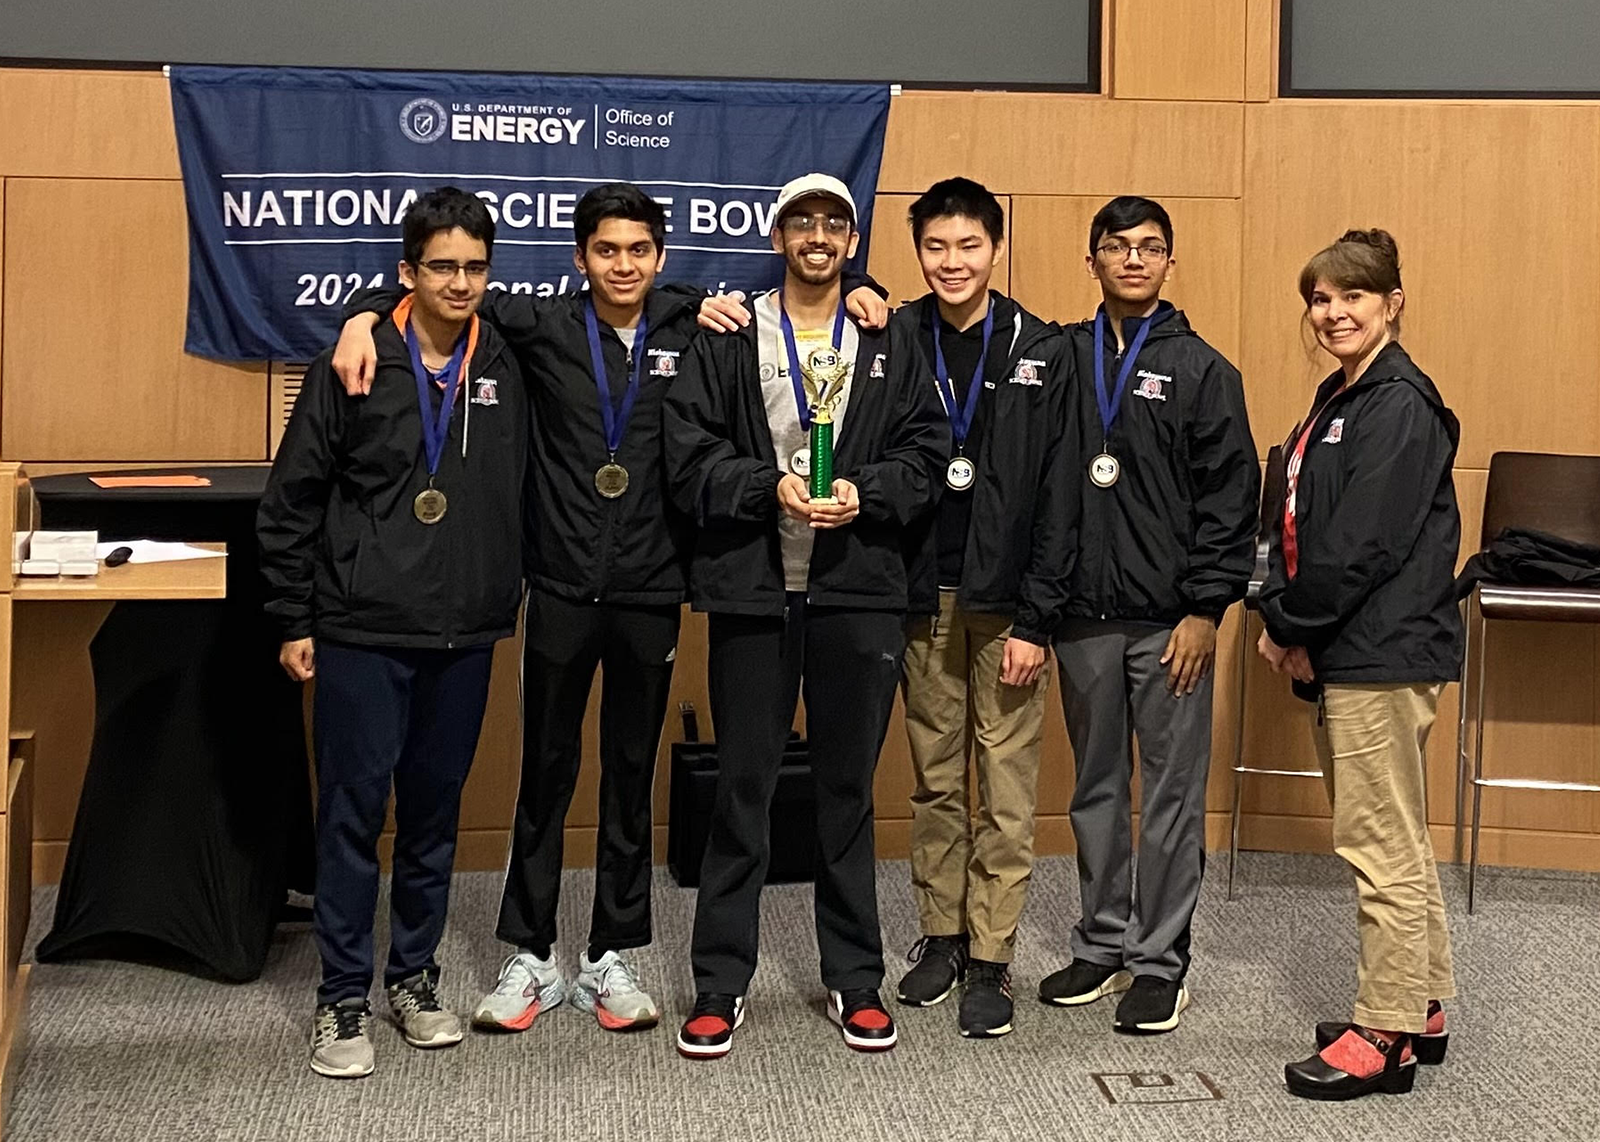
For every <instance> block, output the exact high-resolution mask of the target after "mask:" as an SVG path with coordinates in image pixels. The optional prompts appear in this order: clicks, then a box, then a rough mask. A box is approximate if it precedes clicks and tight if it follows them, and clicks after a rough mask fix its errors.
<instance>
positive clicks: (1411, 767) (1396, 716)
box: [1311, 684, 1456, 1033]
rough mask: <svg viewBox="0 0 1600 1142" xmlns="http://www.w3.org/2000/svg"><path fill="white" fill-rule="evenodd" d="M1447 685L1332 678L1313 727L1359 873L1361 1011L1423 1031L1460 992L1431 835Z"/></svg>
mask: <svg viewBox="0 0 1600 1142" xmlns="http://www.w3.org/2000/svg"><path fill="white" fill-rule="evenodd" d="M1443 688H1444V687H1443V686H1442V685H1438V684H1434V685H1389V686H1378V685H1371V686H1361V685H1348V686H1346V685H1331V686H1327V687H1325V688H1324V692H1323V700H1322V704H1321V707H1320V708H1319V710H1318V711H1317V712H1316V713H1314V714H1313V715H1312V729H1311V737H1312V740H1313V741H1314V742H1315V744H1316V748H1317V758H1318V760H1319V761H1320V762H1321V763H1322V773H1323V777H1324V779H1325V781H1326V783H1327V786H1328V799H1329V800H1330V801H1331V802H1332V803H1333V848H1334V851H1335V852H1336V853H1338V854H1339V855H1340V856H1341V857H1343V858H1344V859H1345V860H1346V861H1347V862H1348V863H1349V864H1350V867H1351V868H1353V869H1354V870H1355V874H1356V895H1357V898H1358V913H1357V917H1358V918H1357V924H1358V926H1359V929H1360V934H1361V964H1360V967H1359V969H1358V972H1357V976H1356V1004H1355V1021H1356V1022H1357V1023H1360V1024H1362V1025H1363V1026H1367V1027H1377V1028H1380V1029H1382V1030H1385V1031H1409V1032H1413V1033H1416V1032H1421V1031H1423V1030H1425V1028H1426V1025H1427V1010H1428V1000H1429V999H1449V998H1450V997H1452V996H1454V995H1455V993H1456V987H1455V977H1454V975H1453V974H1452V972H1451V968H1450V931H1449V929H1448V928H1447V927H1446V925H1445V915H1444V899H1443V897H1442V896H1441V894H1440V892H1439V873H1438V869H1437V868H1436V867H1435V865H1434V861H1433V842H1432V840H1431V838H1430V837H1429V835H1428V806H1427V798H1426V795H1425V792H1424V779H1423V770H1424V766H1425V764H1426V763H1425V761H1424V759H1423V749H1424V747H1425V746H1426V745H1427V742H1428V731H1429V730H1430V729H1432V727H1433V719H1434V715H1435V714H1436V713H1437V711H1438V706H1439V692H1440V691H1441V690H1442V689H1443Z"/></svg>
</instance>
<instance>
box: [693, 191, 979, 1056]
mask: <svg viewBox="0 0 1600 1142" xmlns="http://www.w3.org/2000/svg"><path fill="white" fill-rule="evenodd" d="M859 240H860V234H859V232H858V231H857V229H856V208H855V202H854V200H853V199H852V198H851V195H850V191H849V189H848V188H847V187H846V186H845V184H844V183H843V182H841V181H839V180H838V179H836V178H833V177H832V176H829V175H825V174H810V175H805V176H803V177H801V178H798V179H795V180H794V181H792V182H790V183H789V184H788V185H786V186H784V187H783V189H782V190H781V191H780V192H779V194H778V201H777V211H776V214H775V216H774V222H773V229H772V245H773V249H774V250H775V251H776V252H778V253H780V254H781V255H782V256H783V258H784V262H785V273H784V284H783V288H782V290H781V291H779V292H777V293H773V294H769V295H766V296H764V297H762V298H759V299H757V300H756V302H755V304H754V306H753V310H754V321H752V322H751V324H750V325H749V326H747V327H745V328H743V329H741V330H740V331H739V332H737V333H731V334H727V335H722V336H712V335H707V336H703V337H702V338H701V339H700V340H699V341H697V342H696V343H695V344H694V346H693V347H692V348H691V350H690V352H688V353H686V354H685V357H684V361H683V365H682V368H681V375H680V376H679V378H678V381H677V383H676V384H675V385H673V387H672V388H671V389H670V390H669V392H668V393H667V398H666V408H665V435H666V459H667V480H668V484H669V488H670V492H671V495H672V497H673V499H674V501H675V502H676V503H677V504H678V506H679V507H680V508H681V509H682V510H684V511H685V512H688V513H689V514H690V515H691V516H692V517H693V518H694V520H695V522H696V523H697V524H698V526H699V533H698V536H697V540H696V547H695V552H694V557H693V561H692V564H691V568H690V598H691V601H692V603H693V605H694V607H695V608H696V609H697V610H703V611H707V612H709V613H710V624H709V642H710V656H709V664H708V674H709V681H710V688H711V712H712V718H713V721H714V723H715V728H716V734H717V753H718V762H719V769H718V776H717V792H716V803H715V808H714V810H713V816H712V822H711V833H710V837H709V840H708V842H707V845H706V854H705V863H704V864H703V866H702V870H701V887H700V894H699V902H698V906H697V910H696V915H695V927H694V939H693V948H692V959H693V965H694V976H695V987H696V991H697V993H698V994H697V998H696V1001H695V1005H694V1009H693V1011H692V1012H691V1013H690V1015H689V1017H688V1019H687V1020H686V1022H685V1023H684V1026H683V1029H682V1031H681V1032H680V1033H679V1036H678V1049H679V1051H680V1052H682V1053H683V1054H684V1055H686V1056H688V1057H691V1058H716V1057H719V1056H722V1055H725V1054H727V1053H728V1051H729V1050H730V1048H731V1046H732V1041H733V1033H734V1031H735V1029H736V1028H737V1027H738V1026H739V1025H740V1024H741V1023H742V1022H743V1021H744V1018H745V993H746V991H747V990H748V988H749V985H750V980H751V977H752V976H753V975H754V974H755V968H756V948H757V942H758V938H757V923H758V920H759V906H760V898H761V887H762V884H763V883H764V881H765V879H766V872H767V858H768V830H767V819H768V818H767V814H768V807H769V806H770V804H771V801H772V796H773V792H774V789H775V787H776V783H777V778H778V767H779V763H780V761H781V758H782V754H783V746H784V742H785V740H786V739H787V737H788V734H789V729H790V726H791V725H792V723H793V720H794V713H795V702H796V699H797V697H798V696H799V694H800V692H801V686H802V683H803V685H804V693H805V699H806V711H807V734H808V738H809V741H810V746H811V749H810V760H811V766H812V774H813V779H814V782H815V788H816V801H817V872H816V923H817V944H818V948H819V951H820V953H821V959H822V965H821V966H822V980H823V983H824V985H825V986H826V987H827V988H828V991H829V1003H828V1014H829V1017H830V1018H831V1019H832V1020H833V1021H834V1022H835V1023H837V1024H838V1025H839V1027H840V1029H841V1032H842V1034H843V1036H844V1039H845V1042H846V1043H847V1044H848V1045H849V1046H851V1047H853V1048H855V1049H857V1050H884V1049H887V1048H889V1047H892V1046H894V1044H895V1039H896V1034H895V1026H894V1021H893V1020H892V1019H891V1018H890V1017H889V1013H888V1012H887V1011H886V1010H885V1009H884V1006H883V1003H882V1000H881V999H880V997H879V994H878V991H879V987H880V986H881V984H882V982H883V949H882V944H881V940H880V937H879V932H878V908H877V897H876V889H875V882H874V844H873V821H872V779H873V771H874V769H875V768H876V765H877V758H878V752H879V749H880V748H881V746H882V744H883V738H884V733H885V731H886V729H887V727H888V721H889V713H890V710H891V709H892V707H893V704H894V691H895V686H896V685H897V683H898V682H899V679H900V669H901V655H902V652H903V650H904V642H905V639H904V633H903V621H904V615H905V611H906V606H907V575H906V566H905V556H904V552H905V550H906V544H907V542H908V531H909V530H910V529H912V528H914V527H917V526H918V525H921V524H922V523H923V522H924V521H925V519H926V518H927V517H928V515H929V514H930V513H931V511H932V509H933V505H934V501H935V498H936V496H937V489H938V488H939V486H940V484H941V480H942V476H943V473H944V469H945V465H946V463H947V461H948V457H949V451H950V429H949V423H948V421H947V419H946V417H945V415H944V411H943V409H942V408H941V406H940V404H939V398H938V393H937V390H936V389H935V387H934V384H933V379H932V377H931V376H930V375H929V374H928V372H927V366H926V365H925V364H924V363H923V361H922V357H921V354H919V353H918V352H917V350H916V348H915V346H914V344H913V341H912V336H911V334H910V333H909V332H908V331H906V330H905V329H904V328H903V327H900V326H895V327H894V328H892V329H890V330H888V331H883V330H872V329H867V328H864V327H861V326H859V325H857V324H856V323H855V322H854V321H853V320H850V319H849V317H848V315H847V314H846V312H845V308H844V305H843V299H842V298H841V296H840V286H839V276H840V273H841V271H842V270H843V268H844V263H845V261H846V259H848V258H850V257H851V256H852V255H853V254H854V253H855V250H856V246H857V244H858V242H859ZM818 493H821V494H818Z"/></svg>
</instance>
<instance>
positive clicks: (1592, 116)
mask: <svg viewBox="0 0 1600 1142" xmlns="http://www.w3.org/2000/svg"><path fill="white" fill-rule="evenodd" d="M1245 116H1246V118H1245V126H1246V130H1245V155H1246V161H1245V187H1244V191H1245V217H1244V231H1245V237H1244V248H1245V249H1246V250H1247V251H1248V252H1249V266H1250V272H1249V273H1248V274H1246V275H1244V277H1243V284H1242V288H1241V306H1242V310H1243V312H1245V313H1248V314H1250V316H1251V321H1250V323H1249V324H1248V325H1247V326H1246V327H1245V330H1244V368H1245V375H1246V376H1248V377H1250V378H1251V385H1250V388H1251V398H1252V403H1251V414H1252V418H1253V420H1254V422H1255V423H1257V424H1260V425H1263V426H1265V427H1269V428H1272V429H1273V430H1274V434H1277V433H1280V432H1282V431H1286V430H1287V428H1288V426H1289V425H1291V424H1293V423H1294V421H1295V420H1296V419H1297V418H1298V417H1300V416H1301V415H1302V414H1303V413H1304V412H1305V411H1306V405H1307V403H1308V401H1309V399H1310V393H1311V389H1310V387H1309V386H1310V384H1311V382H1312V380H1313V379H1314V378H1316V377H1319V376H1322V375H1325V374H1326V373H1327V372H1329V371H1331V369H1330V368H1329V365H1330V362H1328V360H1327V359H1326V358H1322V359H1320V360H1315V359H1310V358H1308V355H1307V353H1306V352H1305V351H1304V349H1303V347H1302V344H1301V341H1300V338H1299V335H1298V322H1299V320H1300V315H1301V313H1302V312H1303V309H1304V306H1303V305H1302V304H1301V302H1300V299H1299V296H1298V295H1297V293H1296V292H1295V283H1296V279H1297V278H1298V275H1299V271H1300V267H1301V266H1302V265H1303V264H1304V263H1305V261H1306V259H1307V258H1308V257H1309V256H1310V255H1311V254H1313V253H1315V252H1316V251H1317V250H1318V249H1320V248H1321V247H1322V246H1324V245H1326V244H1327V243H1329V242H1331V241H1333V240H1334V239H1335V238H1337V237H1338V236H1339V234H1340V233H1341V232H1343V231H1344V230H1345V229H1346V228H1348V227H1350V226H1382V227H1384V228H1386V229H1388V230H1390V231H1391V232H1393V233H1394V235H1395V237H1396V239H1397V241H1398V242H1399V245H1400V257H1401V264H1402V271H1403V275H1404V280H1405V283H1406V289H1407V299H1408V300H1407V310H1406V314H1405V318H1404V325H1405V334H1404V336H1405V342H1406V345H1407V347H1408V348H1409V349H1410V350H1411V351H1412V352H1413V355H1414V356H1415V357H1416V359H1417V361H1418V363H1419V364H1420V365H1421V366H1422V368H1423V369H1424V370H1426V371H1427V372H1428V373H1429V374H1430V375H1431V376H1433V377H1434V379H1435V380H1436V381H1437V382H1438V384H1439V386H1440V389H1441V390H1442V391H1443V392H1444V394H1445V397H1446V399H1447V400H1448V401H1449V402H1450V404H1451V405H1452V406H1453V407H1454V409H1455V411H1456V413H1457V415H1458V416H1459V417H1460V418H1461V423H1462V444H1461V452H1460V455H1459V457H1458V460H1457V463H1458V464H1460V465H1461V466H1462V467H1468V468H1483V467H1487V466H1488V462H1489V456H1490V454H1491V453H1493V452H1494V451H1496V450H1497V449H1507V448H1526V449H1534V450H1543V451H1557V452H1600V385H1597V384H1595V383H1594V380H1593V377H1592V376H1590V375H1589V373H1588V372H1585V371H1584V370H1583V368H1582V366H1579V369H1578V372H1577V373H1574V362H1573V356H1572V354H1573V346H1575V345H1587V344H1591V343H1593V341H1594V338H1595V335H1596V324H1597V322H1596V317H1597V315H1600V280H1597V279H1596V278H1595V277H1594V276H1593V275H1590V274H1586V273H1563V274H1562V275H1561V284H1560V289H1559V296H1558V297H1556V298H1553V297H1552V294H1551V291H1550V290H1549V289H1548V288H1546V286H1545V285H1544V284H1535V280H1534V279H1523V278H1521V277H1520V275H1521V274H1522V273H1523V272H1525V268H1526V269H1527V270H1531V268H1532V263H1529V262H1528V261H1527V260H1526V255H1525V254H1518V253H1516V252H1515V251H1516V250H1518V249H1519V248H1520V247H1519V242H1518V240H1517V237H1516V236H1518V235H1534V234H1538V235H1549V236H1552V237H1555V238H1556V239H1557V240H1558V242H1559V244H1560V249H1561V253H1560V264H1561V265H1564V266H1567V267H1575V266H1583V265H1587V264H1589V263H1590V261H1591V259H1595V258H1600V227H1596V226H1595V225H1594V223H1593V213H1594V210H1593V207H1594V194H1595V190H1594V188H1595V186H1596V185H1597V184H1600V105H1595V104H1591V105H1585V106H1564V105H1556V104H1542V105H1541V104H1506V103H1480V104H1443V103H1410V102H1393V103H1391V102H1380V101H1376V100H1363V101H1351V102H1342V103H1341V102H1331V101H1330V102H1324V101H1308V100H1288V101H1283V102H1276V103H1269V104H1250V105H1247V106H1246V109H1245ZM1330 140H1338V141H1339V142H1338V143H1337V144H1331V143H1330ZM1579 220H1582V221H1581V222H1580V221H1579ZM1539 264H1540V265H1544V264H1545V263H1539ZM1519 282H1520V283H1521V284H1518V283H1519ZM1490 338H1493V340H1494V343H1495V346H1496V348H1498V347H1499V346H1500V345H1502V344H1506V343H1510V344H1514V345H1515V351H1514V352H1512V353H1505V352H1496V351H1495V350H1494V349H1492V348H1491V346H1490V343H1489V342H1490ZM1580 376H1581V378H1582V379H1581V380H1580V379H1579V378H1580Z"/></svg>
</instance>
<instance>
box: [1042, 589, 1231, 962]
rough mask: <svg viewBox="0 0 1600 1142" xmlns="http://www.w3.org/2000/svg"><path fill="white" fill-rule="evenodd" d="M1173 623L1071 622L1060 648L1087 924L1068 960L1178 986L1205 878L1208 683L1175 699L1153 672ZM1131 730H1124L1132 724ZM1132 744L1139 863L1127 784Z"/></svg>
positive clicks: (1160, 674)
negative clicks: (1136, 746) (1137, 788)
mask: <svg viewBox="0 0 1600 1142" xmlns="http://www.w3.org/2000/svg"><path fill="white" fill-rule="evenodd" d="M1171 633H1172V631H1171V628H1169V627H1157V626H1153V625H1151V624H1149V623H1125V622H1096V621H1093V620H1089V619H1073V620H1070V621H1068V622H1067V623H1066V624H1065V625H1064V626H1063V627H1062V628H1061V633H1060V636H1059V638H1058V639H1057V641H1056V657H1057V659H1058V660H1059V661H1060V663H1061V703H1062V707H1063V710H1064V712H1065V714H1066V719H1067V734H1068V736H1069V737H1071V739H1072V752H1073V753H1074V754H1075V755H1076V757H1077V763H1078V772H1077V784H1076V786H1075V788H1074V789H1073V792H1072V831H1073V834H1074V835H1075V836H1076V838H1077V841H1078V882H1079V887H1080V890H1081V893H1082V899H1083V916H1082V918H1081V919H1080V920H1079V921H1078V925H1077V927H1076V928H1074V929H1073V931H1072V954H1073V956H1074V957H1075V958H1077V959H1083V960H1088V961H1090V962H1092V963H1097V964H1105V965H1111V964H1121V965H1123V966H1124V967H1126V968H1127V969H1128V970H1129V971H1131V972H1132V973H1133V974H1134V975H1136V976H1138V975H1149V976H1156V977H1157V978H1160V979H1167V980H1179V979H1182V978H1183V977H1184V974H1185V973H1186V972H1187V971H1188V970H1189V922H1190V919H1191V918H1192V917H1193V915H1194V907H1195V902H1196V901H1197V900H1198V899H1199V896H1200V877H1201V875H1202V874H1203V873H1204V871H1205V863H1206V847H1205V812H1206V776H1207V774H1208V773H1209V771H1210V768H1211V682H1212V678H1213V676H1214V672H1213V674H1208V675H1207V676H1206V678H1205V680H1204V681H1203V682H1202V683H1201V684H1200V685H1199V686H1198V687H1197V688H1196V689H1195V692H1194V693H1193V694H1190V695H1188V696H1186V697H1183V698H1175V697H1173V695H1172V692H1171V691H1170V690H1168V689H1167V669H1166V667H1164V666H1162V665H1161V655H1162V652H1163V651H1165V650H1166V646H1167V638H1168V637H1169V636H1170V635H1171ZM1130 723H1131V724H1130ZM1133 734H1138V736H1139V766H1140V782H1141V799H1140V806H1139V860H1138V864H1137V870H1136V869H1135V865H1134V861H1133V851H1134V849H1133V822H1132V805H1131V796H1130V792H1129V786H1130V784H1131V782H1132V780H1133V742H1132V735H1133Z"/></svg>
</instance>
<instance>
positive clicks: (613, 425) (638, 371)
mask: <svg viewBox="0 0 1600 1142" xmlns="http://www.w3.org/2000/svg"><path fill="white" fill-rule="evenodd" d="M583 323H584V325H585V326H586V327H587V329H588V333H589V363H590V364H591V365H592V366H593V367H594V387H595V391H596V392H597V393H598V394H599V396H600V421H601V423H602V424H603V425H604V426H605V432H606V451H607V452H608V453H610V455H611V457H612V458H613V459H614V458H615V457H616V455H617V449H618V448H620V447H621V446H622V435H623V433H625V432H627V431H628V421H629V420H630V419H632V417H633V402H634V401H635V400H637V399H638V397H639V386H640V385H641V384H642V383H643V382H644V361H645V357H646V355H647V354H646V353H645V350H644V342H645V337H646V336H647V334H648V331H649V328H650V323H649V321H648V320H647V319H646V317H645V315H644V311H643V310H641V311H640V312H639V328H638V330H637V331H636V332H635V333H634V335H633V368H632V369H631V370H630V371H629V373H628V387H627V388H626V389H624V390H623V392H622V407H621V408H620V409H618V408H617V407H616V406H615V405H613V404H612V402H611V386H610V385H609V384H608V383H607V381H606V359H605V354H604V353H603V352H602V351H601V349H600V319H599V318H598V317H596V316H595V312H594V300H593V299H592V298H591V299H590V301H589V304H588V305H586V306H584V307H583Z"/></svg>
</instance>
